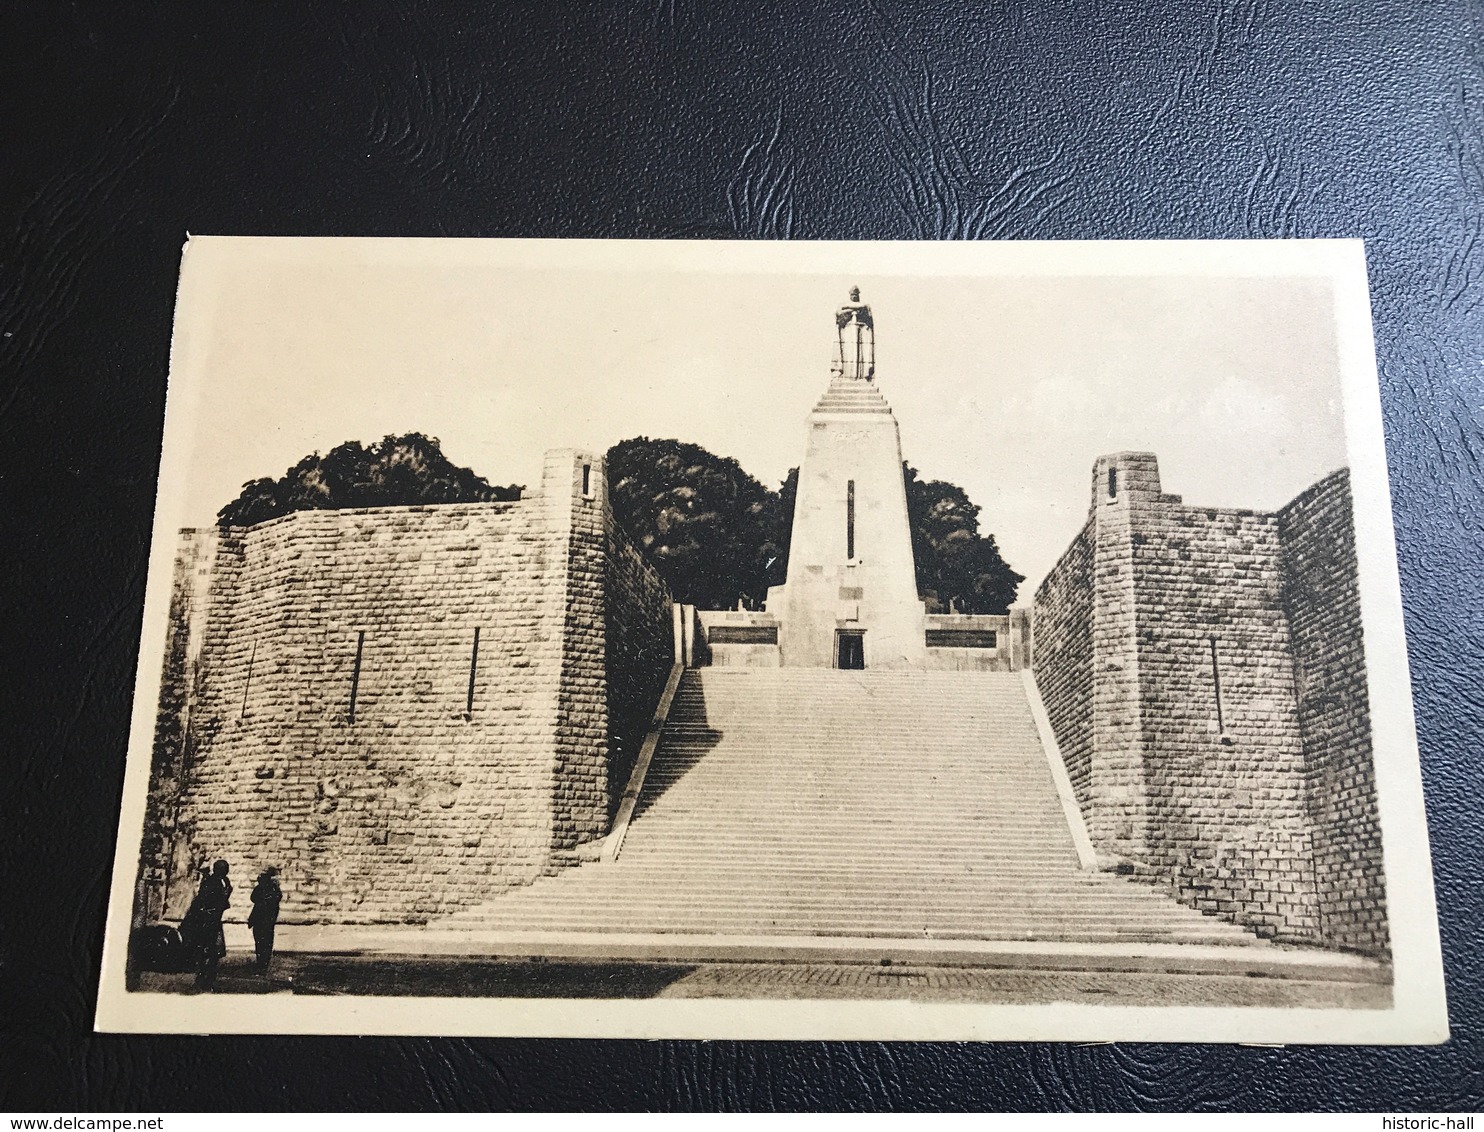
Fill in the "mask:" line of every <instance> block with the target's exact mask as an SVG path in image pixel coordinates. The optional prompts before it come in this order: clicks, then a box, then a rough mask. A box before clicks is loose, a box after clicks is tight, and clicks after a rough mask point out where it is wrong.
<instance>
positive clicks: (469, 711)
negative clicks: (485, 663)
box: [464, 626, 479, 723]
mask: <svg viewBox="0 0 1484 1132" xmlns="http://www.w3.org/2000/svg"><path fill="white" fill-rule="evenodd" d="M478 671H479V628H478V626H475V629H474V647H473V648H472V649H471V650H470V651H469V694H468V695H467V696H466V697H465V699H464V721H465V722H466V723H467V722H468V721H469V720H471V719H473V718H474V676H475V674H476V673H477V672H478Z"/></svg>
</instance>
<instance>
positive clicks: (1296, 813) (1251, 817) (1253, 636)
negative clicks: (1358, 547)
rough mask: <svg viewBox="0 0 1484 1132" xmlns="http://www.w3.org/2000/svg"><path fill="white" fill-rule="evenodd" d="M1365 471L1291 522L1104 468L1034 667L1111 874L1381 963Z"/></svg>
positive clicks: (1310, 494)
mask: <svg viewBox="0 0 1484 1132" xmlns="http://www.w3.org/2000/svg"><path fill="white" fill-rule="evenodd" d="M1347 485H1348V477H1347V476H1346V475H1345V473H1343V472H1340V473H1336V474H1335V475H1334V476H1331V477H1329V478H1328V479H1326V480H1324V481H1321V482H1320V483H1319V484H1317V485H1315V487H1313V488H1311V489H1310V490H1309V491H1307V492H1305V493H1304V494H1303V495H1301V496H1300V497H1299V498H1298V499H1296V500H1295V501H1294V502H1293V503H1291V504H1290V505H1289V506H1288V507H1286V508H1284V510H1283V511H1281V512H1279V513H1277V514H1265V513H1260V512H1254V511H1248V510H1240V509H1230V508H1203V507H1193V506H1189V505H1187V504H1185V503H1184V502H1183V501H1182V500H1181V498H1180V497H1179V496H1174V495H1167V494H1164V493H1163V492H1162V491H1161V488H1160V482H1159V469H1158V465H1157V462H1156V461H1155V458H1154V457H1153V456H1152V455H1150V454H1148V453H1117V454H1114V455H1111V456H1105V457H1103V458H1101V459H1100V460H1098V461H1097V464H1096V465H1095V467H1094V469H1093V485H1092V486H1093V491H1092V502H1091V508H1090V512H1089V517H1088V521H1087V524H1086V525H1085V526H1084V528H1083V530H1082V532H1081V533H1080V534H1079V535H1078V536H1077V538H1076V539H1074V540H1073V542H1072V545H1071V546H1070V547H1069V548H1068V550H1067V552H1066V553H1065V554H1064V555H1063V557H1062V559H1061V560H1060V562H1058V564H1057V566H1056V567H1055V568H1054V569H1053V570H1052V571H1051V573H1050V574H1049V575H1048V577H1047V578H1046V580H1045V582H1043V583H1042V585H1041V587H1040V589H1039V590H1038V592H1037V595H1036V601H1035V614H1034V618H1035V622H1034V639H1035V643H1034V661H1033V665H1034V669H1035V673H1036V677H1037V683H1038V686H1039V687H1040V689H1041V693H1042V696H1043V699H1044V700H1045V702H1046V706H1047V712H1048V715H1049V716H1050V719H1051V722H1052V726H1053V729H1054V730H1055V732H1056V735H1057V741H1058V743H1059V744H1060V746H1061V748H1062V753H1063V757H1064V759H1065V761H1066V763H1067V770H1068V774H1069V777H1070V778H1071V780H1072V784H1073V789H1074V791H1075V792H1076V795H1077V799H1078V802H1079V804H1080V806H1081V807H1082V810H1083V813H1084V816H1085V818H1086V821H1087V825H1088V833H1089V836H1090V838H1091V839H1092V841H1093V844H1094V847H1095V848H1096V850H1097V853H1098V856H1099V862H1100V865H1101V866H1102V867H1104V868H1112V869H1117V870H1120V871H1126V872H1131V873H1133V874H1135V875H1137V876H1139V877H1141V878H1143V879H1145V880H1148V881H1151V882H1154V883H1158V884H1161V885H1163V886H1166V887H1168V888H1169V889H1170V890H1171V891H1172V892H1173V894H1174V895H1175V896H1176V897H1177V898H1178V899H1180V900H1181V901H1182V902H1184V903H1186V904H1188V905H1190V906H1192V907H1195V908H1198V909H1200V910H1202V911H1205V912H1208V913H1211V914H1213V915H1219V916H1221V917H1223V918H1225V919H1228V920H1232V921H1235V922H1237V923H1241V924H1245V925H1247V926H1249V927H1251V928H1253V929H1255V930H1256V931H1258V932H1259V933H1260V934H1262V935H1265V936H1269V937H1273V938H1278V939H1284V940H1291V941H1296V942H1310V943H1322V944H1325V945H1328V946H1337V947H1345V948H1351V949H1355V950H1360V951H1365V952H1369V953H1372V954H1384V953H1385V951H1386V947H1387V943H1386V928H1385V900H1384V884H1383V880H1382V871H1381V859H1380V838H1379V828H1378V826H1377V824H1376V819H1375V788H1374V775H1373V770H1372V763H1371V752H1370V740H1369V722H1368V713H1367V711H1366V702H1367V701H1366V684H1365V668H1364V659H1363V658H1364V650H1363V642H1362V640H1361V636H1360V621H1359V599H1358V591H1357V589H1356V583H1355V557H1354V540H1353V531H1352V529H1351V527H1350V526H1349V523H1350V509H1349V507H1350V504H1349V495H1348V487H1347Z"/></svg>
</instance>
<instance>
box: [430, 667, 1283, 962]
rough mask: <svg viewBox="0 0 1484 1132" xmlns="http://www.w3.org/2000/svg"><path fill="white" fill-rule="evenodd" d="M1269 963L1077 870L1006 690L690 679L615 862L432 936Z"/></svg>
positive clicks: (1140, 891) (988, 682)
mask: <svg viewBox="0 0 1484 1132" xmlns="http://www.w3.org/2000/svg"><path fill="white" fill-rule="evenodd" d="M429 926H430V927H432V928H437V929H445V930H446V929H455V928H459V929H469V930H484V931H494V932H501V933H505V932H517V933H520V932H559V931H571V932H604V933H649V934H653V933H688V934H704V935H731V936H748V937H759V936H775V937H777V936H787V937H855V938H860V937H871V938H893V939H904V940H905V939H915V940H928V939H943V940H1004V941H1022V942H1024V941H1060V942H1065V943H1098V944H1109V943H1113V944H1116V943H1192V944H1232V945H1237V946H1250V947H1267V946H1268V945H1266V944H1264V943H1263V942H1262V941H1259V940H1258V939H1257V938H1256V937H1254V936H1253V935H1251V934H1250V933H1248V932H1246V931H1243V930H1242V929H1239V928H1237V927H1235V926H1233V925H1231V924H1227V923H1224V922H1222V921H1218V920H1214V919H1210V918H1207V917H1205V916H1202V915H1200V914H1199V913H1197V912H1195V911H1192V910H1191V909H1188V908H1185V907H1183V906H1182V905H1180V904H1178V903H1176V902H1175V901H1174V900H1172V899H1170V898H1168V897H1166V896H1164V895H1162V894H1160V893H1158V892H1156V891H1155V890H1153V889H1151V888H1149V887H1147V886H1144V885H1142V884H1139V883H1136V882H1133V881H1130V880H1126V879H1123V878H1120V877H1116V876H1110V875H1107V874H1099V873H1090V872H1085V871H1082V870H1080V869H1079V868H1078V863H1077V857H1076V853H1075V850H1074V848H1073V843H1072V839H1071V836H1070V834H1069V832H1068V830H1067V824H1066V818H1065V815H1064V813H1063V811H1062V809H1061V805H1060V803H1059V800H1058V797H1057V794H1056V789H1055V786H1054V783H1053V779H1052V777H1051V772H1050V770H1049V768H1048V766H1047V763H1046V756H1045V754H1044V752H1043V750H1042V747H1041V743H1040V740H1039V737H1038V734H1037V731H1036V727H1035V723H1034V721H1033V718H1032V716H1031V713H1030V709H1029V706H1028V704H1027V701H1026V696H1025V690H1024V687H1023V685H1022V684H1021V679H1020V676H1019V674H1017V673H992V672H991V673H981V672H931V673H929V672H886V671H865V672H842V671H836V670H831V669H800V668H785V669H743V670H736V669H732V670H729V669H720V668H710V669H699V670H694V671H690V672H687V673H686V674H685V677H684V679H683V680H682V682H681V685H680V689H679V692H678V693H677V696H676V699H675V703H674V706H673V708H672V710H671V713H670V719H669V723H668V725H667V726H666V728H665V732H664V736H663V739H662V741H661V744H660V747H659V749H658V750H657V751H656V753H655V757H654V761H653V763H652V765H651V767H650V770H649V774H648V777H647V779H646V781H645V784H644V790H643V794H642V795H641V797H640V801H639V805H638V807H637V809H636V812H635V816H634V819H633V822H632V823H631V825H630V827H629V831H628V835H627V838H626V840H625V841H624V845H623V851H622V853H621V854H620V855H619V857H618V859H617V860H616V861H614V862H611V863H603V862H590V863H587V864H584V865H581V866H579V867H574V868H569V869H565V870H563V871H562V872H561V873H559V874H558V875H555V876H550V877H544V878H542V879H540V880H538V881H537V882H536V883H534V884H532V885H530V886H527V887H524V888H520V889H515V890H511V891H509V892H507V893H505V894H503V895H501V896H499V897H497V898H495V899H492V900H490V901H488V902H486V903H485V904H482V905H479V906H477V907H472V908H468V909H465V910H463V911H461V912H459V913H457V914H455V915H452V916H449V917H446V918H444V919H442V920H439V921H437V922H435V923H434V924H431V925H429Z"/></svg>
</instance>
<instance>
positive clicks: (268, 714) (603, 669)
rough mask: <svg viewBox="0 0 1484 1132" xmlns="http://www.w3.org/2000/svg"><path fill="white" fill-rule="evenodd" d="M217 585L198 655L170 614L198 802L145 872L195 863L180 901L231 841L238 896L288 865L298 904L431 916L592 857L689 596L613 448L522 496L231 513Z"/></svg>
mask: <svg viewBox="0 0 1484 1132" xmlns="http://www.w3.org/2000/svg"><path fill="white" fill-rule="evenodd" d="M186 534H187V536H188V539H187V545H193V544H195V543H197V542H199V541H200V539H201V537H202V536H201V535H200V534H199V533H197V532H187V533H186ZM185 560H186V559H185V558H184V557H183V558H182V561H183V562H184V561H185ZM198 560H199V556H197V557H196V558H193V559H192V561H193V562H196V561H198ZM184 592H186V591H185V590H183V589H182V586H181V585H179V584H178V585H177V594H181V593H184ZM202 604H204V605H205V607H206V610H205V615H204V617H202V616H201V615H200V613H199V612H198V614H197V620H196V624H197V627H198V628H199V629H201V630H202V631H201V632H200V633H199V639H200V644H199V656H198V658H197V659H196V660H195V661H194V663H186V662H184V661H183V660H180V661H179V662H177V660H176V659H172V658H174V655H175V653H176V652H180V653H181V656H182V658H183V657H185V656H187V655H188V653H189V649H190V647H191V646H190V641H191V640H192V639H193V635H192V633H191V632H190V627H189V624H188V623H187V622H186V621H183V620H181V617H180V616H179V615H178V611H177V610H176V609H174V608H173V609H172V613H173V614H177V616H176V617H175V620H174V621H173V631H172V637H171V640H172V649H171V657H167V661H166V681H165V684H164V687H163V689H162V697H161V703H162V709H165V708H167V707H170V705H174V704H180V703H184V704H186V705H187V706H188V712H187V717H188V725H187V726H185V727H184V728H182V727H179V726H175V727H174V732H173V733H174V734H176V735H177V736H178V737H177V738H175V739H169V738H168V735H169V734H171V733H172V732H171V731H170V728H169V727H168V726H167V725H166V722H165V715H166V712H165V711H163V710H162V715H161V719H162V731H161V734H162V735H163V736H167V738H166V740H165V743H166V746H169V747H171V750H170V751H169V752H166V756H165V757H161V758H157V760H156V762H157V769H158V771H159V773H157V775H156V781H155V783H154V784H153V786H154V789H153V790H152V796H153V795H154V794H156V793H158V794H160V795H161V797H162V798H169V797H171V796H173V799H174V804H173V806H172V805H168V804H166V805H162V806H160V807H157V809H159V810H160V812H162V813H168V812H170V811H172V810H173V811H174V812H175V813H176V814H178V820H177V821H176V822H174V823H172V824H171V825H170V828H165V826H164V825H162V823H161V822H160V821H159V820H158V818H152V821H153V823H154V826H155V827H156V829H155V830H153V831H147V833H146V841H147V844H148V841H149V838H150V836H151V834H153V836H154V839H155V841H156V842H159V843H168V844H169V845H170V846H171V847H172V850H173V857H172V854H171V853H168V852H167V853H165V854H163V855H162V856H159V857H157V858H156V860H154V861H153V862H151V863H150V864H151V867H152V868H153V869H154V872H153V873H149V872H148V870H146V872H145V875H149V876H156V877H158V876H160V875H162V874H163V875H164V876H166V877H170V876H172V875H173V881H172V882H170V883H169V885H168V908H167V909H166V911H167V913H168V914H172V915H175V916H178V915H179V914H181V912H182V911H183V909H184V907H185V905H186V904H187V903H188V902H189V900H190V897H191V895H192V892H193V888H194V885H193V883H192V880H191V870H192V869H193V868H194V867H195V866H197V865H198V864H200V863H201V862H204V861H210V860H212V859H214V858H216V857H224V858H226V859H227V860H228V861H229V862H231V864H232V867H233V874H234V877H235V878H236V881H237V883H238V887H239V894H240V898H239V899H237V900H236V901H234V904H235V907H234V909H233V912H234V914H236V915H238V916H241V915H243V914H245V910H246V907H247V904H246V899H245V897H246V887H247V886H248V885H250V883H251V879H252V876H253V875H255V873H256V871H257V870H258V869H260V868H262V867H264V866H266V865H269V864H276V865H278V866H280V867H281V868H282V869H283V872H284V877H283V882H284V891H285V903H284V917H285V920H287V921H300V922H338V923H358V922H365V923H375V922H417V921H421V920H426V919H427V918H429V917H431V916H435V915H439V914H441V913H444V912H447V911H451V910H454V909H457V908H459V907H462V906H464V905H466V904H471V903H477V902H479V901H481V900H485V899H488V898H489V896H490V895H491V894H492V893H494V892H497V891H498V890H499V889H501V888H503V887H507V886H510V885H517V884H523V883H529V882H530V881H532V880H534V879H535V878H536V877H538V876H540V875H542V873H544V872H549V871H551V870H553V869H555V868H558V867H561V866H562V865H564V864H569V863H572V862H573V861H574V860H575V859H576V857H575V853H574V851H575V850H576V849H577V848H578V847H579V846H581V845H582V844H584V843H585V842H589V841H593V840H596V839H597V838H599V837H601V836H603V835H604V834H605V833H606V831H607V828H608V823H609V817H610V812H611V806H612V799H613V797H614V793H615V792H614V790H613V788H612V785H611V783H612V781H613V779H614V778H615V776H617V777H618V781H620V782H621V781H622V778H621V774H622V771H620V770H616V769H615V768H614V766H613V765H612V764H613V760H614V758H615V756H616V757H617V758H618V760H619V761H620V763H621V762H622V760H623V759H624V758H631V757H632V756H631V754H629V753H628V752H630V751H631V750H632V749H634V748H636V747H637V744H638V742H639V741H640V738H642V729H643V726H644V725H645V724H646V723H647V721H648V713H649V712H652V711H653V707H654V702H655V699H656V698H657V696H658V691H659V686H660V685H662V684H663V674H664V672H666V671H667V670H668V668H669V665H670V663H671V652H672V648H671V603H670V598H669V594H668V593H667V592H666V591H665V588H664V585H663V583H662V582H661V581H660V580H659V578H658V576H657V575H656V574H655V573H654V571H653V569H652V568H650V567H649V565H648V564H647V563H646V562H645V561H644V560H643V559H642V558H640V557H639V556H638V554H637V552H635V551H634V549H633V548H632V547H631V546H629V545H628V541H627V539H626V537H625V536H624V535H623V533H622V532H621V531H619V530H618V529H617V527H616V524H615V522H614V520H613V517H612V515H611V512H610V511H609V510H608V505H607V492H606V486H605V484H604V481H603V468H602V461H601V459H600V458H599V457H597V456H596V455H594V454H590V453H582V452H575V451H570V450H563V451H557V452H553V453H550V454H548V457H547V461H546V466H545V469H544V473H543V479H542V485H541V489H540V491H539V492H537V493H534V494H532V495H530V496H528V497H527V498H525V499H523V500H521V501H520V502H518V503H481V504H454V505H443V506H429V507H394V508H372V509H363V510H346V511H306V512H298V513H295V514H291V515H287V516H284V517H282V518H279V519H275V520H272V521H270V522H266V523H262V524H259V525H257V526H255V527H251V528H245V529H244V528H229V529H227V530H225V531H222V532H221V534H220V537H219V541H218V542H217V545H216V547H215V551H214V563H213V567H212V569H211V571H210V590H209V595H208V596H207V598H206V601H205V602H204V603H202V602H199V601H198V602H197V606H196V608H197V609H198V610H199V607H200V606H201V605H202ZM182 608H184V606H183V605H182ZM177 637H180V638H182V640H180V641H177V640H176V638H177ZM177 645H178V646H179V647H178V648H177V647H175V646H177ZM646 697H648V700H647V703H642V701H644V700H645V698H646ZM180 714H181V713H180V711H179V710H178V709H176V710H174V711H173V716H172V717H178V716H179V715H180ZM641 716H642V720H641V721H640V722H638V723H636V722H635V720H636V719H639V718H640V717H641ZM172 726H173V725H172ZM636 728H637V729H638V732H639V737H636V734H635V731H636ZM147 887H148V886H147ZM154 899H155V901H156V904H158V903H160V901H159V899H158V896H156V897H154Z"/></svg>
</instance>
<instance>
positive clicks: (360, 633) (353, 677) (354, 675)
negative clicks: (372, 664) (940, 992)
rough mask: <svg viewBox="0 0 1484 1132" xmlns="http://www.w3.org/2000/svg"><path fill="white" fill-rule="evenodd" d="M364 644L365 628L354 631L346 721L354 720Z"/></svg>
mask: <svg viewBox="0 0 1484 1132" xmlns="http://www.w3.org/2000/svg"><path fill="white" fill-rule="evenodd" d="M365 646H366V630H364V629H358V630H357V631H356V666H355V669H354V670H353V671H352V672H351V674H350V711H349V713H348V714H347V722H349V723H354V722H355V721H356V693H357V692H359V691H360V690H361V650H362V649H364V648H365Z"/></svg>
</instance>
